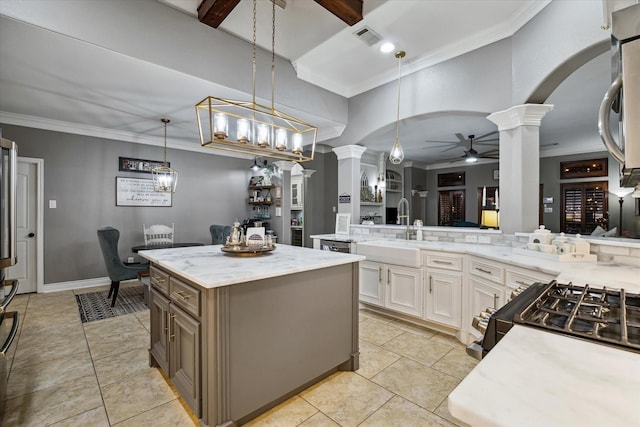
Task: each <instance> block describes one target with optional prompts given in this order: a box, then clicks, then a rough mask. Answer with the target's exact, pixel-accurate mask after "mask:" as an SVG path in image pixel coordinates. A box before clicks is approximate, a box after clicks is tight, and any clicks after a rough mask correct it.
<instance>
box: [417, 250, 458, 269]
mask: <svg viewBox="0 0 640 427" xmlns="http://www.w3.org/2000/svg"><path fill="white" fill-rule="evenodd" d="M422 265H424V266H426V267H432V268H442V269H444V270H454V271H462V255H457V254H448V253H442V252H423V254H422Z"/></svg>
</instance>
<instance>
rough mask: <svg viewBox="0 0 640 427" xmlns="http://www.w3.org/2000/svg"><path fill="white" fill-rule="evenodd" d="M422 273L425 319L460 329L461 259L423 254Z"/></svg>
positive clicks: (430, 253) (448, 255)
mask: <svg viewBox="0 0 640 427" xmlns="http://www.w3.org/2000/svg"><path fill="white" fill-rule="evenodd" d="M422 264H423V265H424V266H425V267H427V268H426V269H425V286H424V288H425V319H427V320H430V321H432V322H437V323H441V324H443V325H447V326H451V327H454V328H460V327H461V326H462V270H463V256H462V255H461V254H456V253H446V252H429V251H423V253H422Z"/></svg>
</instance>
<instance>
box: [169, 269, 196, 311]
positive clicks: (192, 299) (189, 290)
mask: <svg viewBox="0 0 640 427" xmlns="http://www.w3.org/2000/svg"><path fill="white" fill-rule="evenodd" d="M170 297H171V301H173V302H175V303H176V304H177V305H179V306H180V307H182V309H184V310H185V311H186V312H188V313H191V314H193V315H194V316H196V317H200V291H199V290H198V289H196V288H194V287H192V286H190V285H187V284H186V283H184V282H182V281H180V280H178V279H176V278H175V277H172V278H171V295H170Z"/></svg>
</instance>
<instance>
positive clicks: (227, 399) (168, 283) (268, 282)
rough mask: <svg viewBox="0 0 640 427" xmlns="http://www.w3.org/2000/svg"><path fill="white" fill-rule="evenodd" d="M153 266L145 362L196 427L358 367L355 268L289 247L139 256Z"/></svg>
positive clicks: (230, 420) (244, 417) (228, 422)
mask: <svg viewBox="0 0 640 427" xmlns="http://www.w3.org/2000/svg"><path fill="white" fill-rule="evenodd" d="M140 255H141V256H142V257H144V258H146V259H148V260H149V261H150V262H151V285H152V289H151V298H150V304H149V305H150V310H151V349H150V362H151V364H152V365H154V366H159V367H160V368H161V369H162V370H163V371H164V372H165V374H166V375H167V376H168V377H169V378H170V379H171V381H172V382H173V384H174V386H175V387H176V389H177V390H178V391H179V392H180V394H181V396H182V397H183V398H184V400H185V401H186V402H187V403H188V404H189V406H190V407H191V409H192V410H193V411H194V413H196V415H197V416H198V417H199V418H201V424H203V425H211V426H235V425H240V424H242V423H244V422H246V421H248V420H249V419H252V418H254V417H256V416H257V415H259V414H260V413H262V412H264V411H266V410H268V409H269V408H271V407H273V406H275V405H276V404H278V403H280V402H282V401H284V400H285V399H287V398H289V397H290V396H293V395H294V394H295V393H297V392H299V391H301V390H303V389H304V388H306V387H308V386H309V385H311V384H313V383H314V382H317V381H318V380H320V379H321V378H323V377H325V376H327V375H329V374H330V373H332V372H334V371H336V370H356V369H358V356H359V351H358V262H359V261H360V260H363V259H364V257H363V256H359V255H352V254H342V253H334V252H324V251H315V250H312V249H307V248H300V247H294V246H288V245H277V247H276V250H275V251H273V252H269V253H266V254H263V255H259V256H252V257H243V256H232V255H228V254H225V253H223V252H222V251H221V246H219V245H217V246H199V247H189V248H176V249H163V250H150V251H142V252H140Z"/></svg>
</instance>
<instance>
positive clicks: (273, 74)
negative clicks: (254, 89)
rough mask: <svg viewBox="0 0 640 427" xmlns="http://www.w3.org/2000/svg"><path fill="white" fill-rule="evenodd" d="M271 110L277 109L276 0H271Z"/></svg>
mask: <svg viewBox="0 0 640 427" xmlns="http://www.w3.org/2000/svg"><path fill="white" fill-rule="evenodd" d="M271 4H272V10H271V110H275V108H276V105H275V102H276V101H275V99H276V1H275V0H271Z"/></svg>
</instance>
